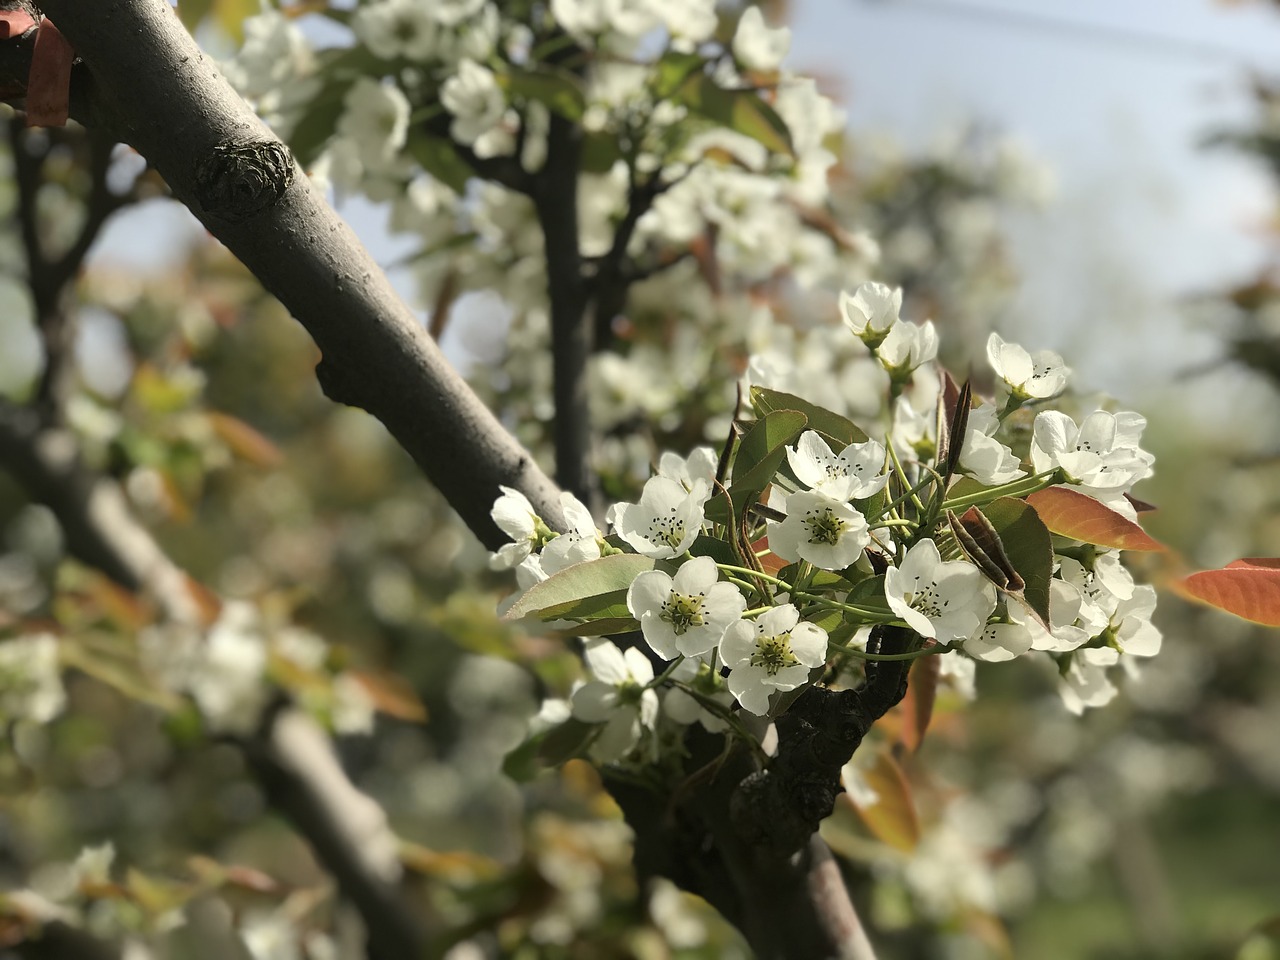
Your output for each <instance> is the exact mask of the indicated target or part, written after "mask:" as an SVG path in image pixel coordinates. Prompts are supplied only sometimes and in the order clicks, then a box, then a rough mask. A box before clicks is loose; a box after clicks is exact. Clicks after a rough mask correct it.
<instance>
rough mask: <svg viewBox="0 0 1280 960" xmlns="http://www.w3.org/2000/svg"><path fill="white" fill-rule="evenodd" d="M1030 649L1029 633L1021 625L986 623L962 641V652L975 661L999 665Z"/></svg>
mask: <svg viewBox="0 0 1280 960" xmlns="http://www.w3.org/2000/svg"><path fill="white" fill-rule="evenodd" d="M1030 649H1031V633H1030V631H1028V630H1027V628H1026V627H1025V626H1024V625H1023V624H1021V623H988V624H987V625H986V626H984V627H983V628H982V630H981V631H980V632H979V633H975V634H974V635H973V636H971V637H969V638H968V639H967V640H965V641H964V652H965V653H967V654H968V655H969V656H971V657H973V658H974V659H975V660H985V661H987V662H988V663H999V662H1001V661H1004V660H1012V659H1014V658H1015V657H1020V656H1022V655H1023V654H1024V653H1026V652H1027V651H1028V650H1030Z"/></svg>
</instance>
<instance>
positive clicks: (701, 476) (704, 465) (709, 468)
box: [658, 447, 720, 490]
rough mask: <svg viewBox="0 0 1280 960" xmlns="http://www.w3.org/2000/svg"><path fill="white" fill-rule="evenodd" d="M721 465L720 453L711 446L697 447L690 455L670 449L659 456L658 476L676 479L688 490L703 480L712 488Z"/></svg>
mask: <svg viewBox="0 0 1280 960" xmlns="http://www.w3.org/2000/svg"><path fill="white" fill-rule="evenodd" d="M719 465H720V455H719V454H717V453H716V452H715V451H714V450H712V449H711V448H710V447H695V448H694V449H693V450H692V451H690V453H689V456H688V457H681V456H680V455H679V454H676V453H671V452H670V451H668V452H666V453H664V454H662V456H660V457H659V458H658V476H660V477H666V478H667V479H668V480H674V481H676V482H677V483H679V484H680V485H681V486H682V487H684V488H685V489H686V490H692V489H693V485H694V483H695V482H697V481H699V480H701V481H703V482H704V483H706V484H707V487H708V488H710V486H711V483H712V481H713V480H715V478H716V469H717V468H718V467H719Z"/></svg>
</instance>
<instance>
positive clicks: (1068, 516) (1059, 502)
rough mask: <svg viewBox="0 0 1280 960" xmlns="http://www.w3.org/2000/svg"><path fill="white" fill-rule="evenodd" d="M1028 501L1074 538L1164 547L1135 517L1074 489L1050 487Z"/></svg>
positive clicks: (1103, 543)
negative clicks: (1136, 521) (1124, 514)
mask: <svg viewBox="0 0 1280 960" xmlns="http://www.w3.org/2000/svg"><path fill="white" fill-rule="evenodd" d="M1027 503H1029V504H1031V506H1033V507H1034V508H1035V511H1036V513H1038V514H1039V515H1040V519H1041V520H1042V521H1043V522H1044V525H1045V526H1046V527H1048V528H1049V529H1050V530H1051V531H1053V532H1054V533H1057V534H1060V535H1061V536H1064V537H1070V538H1071V539H1072V540H1080V541H1082V542H1084V543H1093V544H1097V545H1098V546H1100V547H1114V548H1116V549H1118V550H1145V551H1156V550H1164V549H1165V547H1164V544H1162V543H1160V542H1159V541H1158V540H1155V539H1153V538H1152V537H1151V536H1149V535H1148V534H1147V532H1146V531H1145V530H1143V529H1142V528H1141V527H1140V526H1138V525H1137V524H1136V523H1134V522H1133V521H1132V520H1130V519H1128V518H1127V517H1122V516H1120V514H1118V513H1116V512H1115V511H1114V510H1111V509H1110V508H1108V507H1105V506H1103V505H1102V504H1101V503H1099V502H1098V501H1097V500H1095V499H1093V497H1087V496H1085V495H1084V494H1083V493H1077V492H1076V491H1075V490H1070V489H1067V488H1066V487H1050V488H1049V489H1048V490H1041V491H1040V492H1038V493H1033V494H1031V495H1030V496H1029V497H1027Z"/></svg>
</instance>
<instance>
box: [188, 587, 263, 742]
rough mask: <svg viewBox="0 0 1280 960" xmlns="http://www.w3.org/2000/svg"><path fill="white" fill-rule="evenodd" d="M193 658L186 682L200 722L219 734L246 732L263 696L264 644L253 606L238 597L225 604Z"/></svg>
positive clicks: (254, 724)
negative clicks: (198, 711)
mask: <svg viewBox="0 0 1280 960" xmlns="http://www.w3.org/2000/svg"><path fill="white" fill-rule="evenodd" d="M196 657H197V661H196V665H195V668H194V669H193V670H192V671H191V674H190V677H189V679H188V684H189V689H190V692H191V696H192V697H193V698H194V699H195V701H196V706H198V707H199V708H200V713H201V715H202V716H203V717H204V719H205V723H206V724H208V726H209V728H210V729H211V730H213V731H216V732H219V733H235V734H242V735H243V734H248V733H250V732H252V731H253V730H254V728H255V727H257V725H258V719H259V716H260V714H261V712H262V709H263V707H265V706H266V702H267V697H268V693H267V688H266V685H265V684H264V682H263V674H264V673H265V671H266V668H267V647H266V643H265V642H264V637H263V628H262V624H261V622H260V621H259V618H258V612H257V610H256V609H254V607H253V606H252V605H251V604H248V603H245V602H243V601H238V600H236V601H231V602H229V603H227V604H225V605H224V606H223V608H222V613H221V614H220V615H219V617H218V619H217V621H216V622H215V623H214V625H213V626H212V627H211V628H210V629H209V633H208V634H207V635H206V636H205V638H204V642H203V643H202V644H201V645H200V647H199V648H198V651H197V653H196Z"/></svg>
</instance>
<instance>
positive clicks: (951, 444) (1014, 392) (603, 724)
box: [493, 283, 1161, 761]
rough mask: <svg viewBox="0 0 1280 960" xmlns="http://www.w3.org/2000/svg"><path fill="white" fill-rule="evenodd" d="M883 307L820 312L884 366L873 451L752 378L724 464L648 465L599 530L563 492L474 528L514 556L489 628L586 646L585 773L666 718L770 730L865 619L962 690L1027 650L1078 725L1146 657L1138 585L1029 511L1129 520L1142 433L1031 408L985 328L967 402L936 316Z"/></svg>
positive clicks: (1036, 391) (1102, 549)
mask: <svg viewBox="0 0 1280 960" xmlns="http://www.w3.org/2000/svg"><path fill="white" fill-rule="evenodd" d="M901 303H902V295H901V291H900V290H896V289H891V288H889V287H887V286H884V285H882V284H877V283H866V284H862V285H860V286H858V287H857V288H856V289H855V290H854V291H852V292H851V293H845V294H843V295H842V296H841V298H840V313H841V315H842V319H843V325H844V327H845V330H844V336H852V337H853V338H856V339H857V340H860V341H861V342H862V344H863V345H864V346H865V348H866V349H867V350H868V351H869V356H871V357H873V358H875V361H876V362H877V364H878V365H879V367H880V368H881V369H882V371H883V372H884V374H885V377H884V380H883V381H881V382H882V383H883V384H884V386H885V387H886V389H887V392H888V393H889V398H890V401H891V402H889V403H887V404H886V408H887V409H890V410H892V415H891V418H890V419H889V420H888V421H887V422H882V423H881V424H880V430H881V435H880V436H879V438H873V437H871V436H869V435H868V432H864V431H863V430H862V429H861V428H860V427H859V426H858V425H856V424H855V423H854V422H852V421H850V420H848V419H846V418H844V417H843V416H840V415H839V414H837V413H835V412H833V411H830V410H826V409H824V408H821V407H818V406H815V405H813V404H811V403H809V402H808V401H807V400H805V399H804V398H802V397H798V396H795V395H792V394H789V393H783V392H780V391H777V390H774V389H771V388H769V387H765V386H761V385H760V383H759V380H760V379H763V377H761V375H760V368H759V367H758V366H753V370H752V372H751V373H749V374H748V381H749V386H750V391H751V392H750V396H751V401H752V406H753V409H754V411H755V414H756V419H755V420H754V422H751V421H740V422H739V423H738V424H737V425H736V426H735V430H734V432H733V435H732V436H731V437H730V438H729V440H728V442H727V449H726V450H725V451H724V454H723V455H719V454H717V453H716V452H715V451H713V450H712V449H711V448H709V447H703V448H699V449H696V450H694V451H693V452H692V453H691V454H690V455H689V457H688V458H681V457H679V456H676V455H675V454H671V453H667V454H664V455H663V456H662V457H661V458H660V459H659V461H658V464H657V470H656V475H655V476H653V477H652V478H650V479H649V480H648V481H647V483H646V484H645V485H644V488H643V491H642V492H641V494H640V497H639V498H638V500H637V502H634V503H618V504H615V505H614V506H613V507H611V508H610V509H609V511H608V513H607V521H606V523H605V528H606V530H607V531H608V532H606V530H601V529H598V528H597V525H596V523H595V520H594V519H593V518H592V516H591V513H590V511H589V510H588V509H587V508H586V507H585V506H584V505H583V504H581V503H580V502H578V501H577V500H576V499H575V498H574V497H573V496H572V495H570V494H567V493H566V494H562V495H561V507H562V510H563V513H564V515H565V518H566V524H567V528H566V530H565V531H564V532H562V533H558V534H557V533H555V532H553V531H552V530H551V529H550V528H549V526H548V525H547V524H546V523H545V522H544V521H543V520H542V518H540V517H539V516H538V515H537V512H536V511H535V510H534V508H533V506H532V505H531V504H530V502H529V501H528V500H527V499H526V498H525V497H524V496H523V495H522V494H521V493H519V492H518V491H516V490H514V489H509V488H503V490H502V496H501V497H500V498H499V499H498V501H497V502H496V504H495V506H494V510H493V518H494V520H495V522H496V523H497V524H498V525H499V527H500V528H501V529H502V530H503V531H504V532H505V533H506V534H508V535H509V537H510V538H511V540H512V542H511V543H510V544H508V545H507V546H505V547H503V548H501V549H500V550H499V551H498V552H497V553H496V554H495V555H494V557H493V565H494V567H495V568H498V569H507V568H512V567H514V568H515V570H516V573H517V578H518V580H519V583H520V586H521V588H522V592H521V593H520V594H519V595H518V596H517V597H514V598H512V599H511V601H509V602H508V604H507V607H508V611H509V615H510V616H512V617H530V616H532V617H535V618H537V619H541V620H543V621H546V622H549V623H550V624H552V625H553V626H559V627H565V628H569V629H571V630H572V632H573V633H575V634H577V635H581V636H586V637H588V638H589V639H587V640H586V641H585V651H584V656H585V660H586V665H587V668H588V671H589V673H590V679H588V680H586V681H585V682H583V683H581V684H580V685H579V686H578V687H577V688H576V689H575V690H574V691H573V693H572V695H571V697H570V701H569V705H568V710H569V713H570V714H571V715H572V717H573V719H574V720H576V721H578V722H580V723H583V724H587V725H590V726H591V727H592V728H593V730H594V733H593V734H592V739H591V741H590V746H589V749H590V752H591V754H592V755H593V756H594V757H596V759H598V760H601V761H616V760H620V759H623V758H626V757H632V758H640V759H643V758H652V757H654V756H656V755H657V753H658V752H660V750H661V744H662V743H663V742H664V738H666V737H668V736H669V735H670V728H671V727H673V726H674V727H677V728H678V726H679V725H680V724H686V723H689V722H692V721H694V720H701V721H702V722H703V724H704V725H705V726H707V727H708V728H709V729H713V730H725V729H733V730H735V731H741V729H742V727H741V721H742V716H743V714H751V715H755V716H760V717H774V716H777V715H779V714H780V713H782V712H784V711H785V709H786V707H787V705H788V704H789V703H790V701H791V700H792V699H794V696H795V693H794V692H795V691H799V690H801V689H802V688H804V687H805V686H807V685H809V684H811V683H814V682H818V681H819V680H820V679H822V678H823V677H825V678H826V681H827V682H833V683H836V684H840V683H848V682H856V681H857V677H856V674H855V673H852V672H851V665H852V664H855V663H857V662H860V661H865V660H872V659H874V658H875V657H876V656H877V654H876V653H875V652H874V649H869V648H868V647H867V638H868V636H869V635H871V634H872V633H873V631H874V630H875V628H877V627H886V626H894V627H899V628H907V629H908V630H909V631H910V635H911V636H912V637H913V638H914V639H913V640H912V642H911V645H910V648H909V650H908V653H907V655H908V656H911V657H923V656H941V657H943V660H944V662H945V664H946V669H945V670H944V671H943V673H944V675H946V674H951V675H952V676H953V677H955V682H954V685H955V686H957V687H958V688H961V689H963V688H965V687H969V688H970V690H971V679H970V678H971V675H972V664H973V662H975V661H986V662H997V661H1008V660H1013V659H1015V658H1018V657H1023V656H1038V657H1041V658H1043V659H1047V660H1048V661H1049V662H1051V663H1052V664H1053V666H1054V668H1055V671H1056V673H1057V675H1058V686H1059V690H1060V693H1061V696H1062V699H1063V702H1064V704H1065V705H1066V707H1067V708H1068V709H1069V710H1071V711H1073V712H1077V713H1079V712H1081V711H1082V710H1084V709H1085V708H1086V707H1096V706H1100V705H1102V704H1104V703H1106V702H1108V701H1109V700H1110V699H1111V698H1112V697H1113V696H1115V694H1116V692H1117V688H1116V686H1115V684H1114V682H1113V679H1112V671H1111V669H1110V668H1112V667H1114V666H1116V665H1117V664H1120V665H1123V667H1124V668H1125V669H1126V670H1129V671H1130V672H1132V670H1133V658H1137V657H1148V656H1152V655H1154V654H1155V653H1157V652H1158V651H1159V648H1160V643H1161V636H1160V633H1159V631H1158V629H1157V628H1156V627H1155V626H1153V625H1152V623H1151V614H1152V611H1153V609H1154V607H1155V592H1154V590H1153V589H1152V588H1151V587H1150V586H1146V585H1137V584H1135V582H1134V579H1133V576H1132V575H1131V574H1130V573H1129V571H1128V570H1127V569H1126V567H1125V566H1124V565H1123V564H1122V562H1121V560H1120V555H1119V551H1118V550H1116V549H1111V548H1109V547H1108V543H1107V541H1106V540H1105V538H1103V539H1102V540H1101V542H1097V543H1094V542H1088V541H1086V540H1081V539H1078V537H1080V536H1082V535H1086V534H1081V533H1080V531H1079V530H1077V529H1076V528H1075V527H1073V526H1071V525H1070V524H1067V525H1065V526H1064V525H1063V523H1062V521H1061V518H1060V517H1059V516H1057V515H1056V514H1054V513H1052V512H1048V513H1045V516H1046V517H1047V518H1048V520H1045V519H1042V518H1041V512H1040V511H1039V510H1038V508H1037V504H1042V505H1043V504H1044V503H1045V502H1046V501H1045V500H1043V499H1042V498H1044V497H1046V496H1053V495H1054V493H1055V491H1057V490H1065V491H1069V493H1068V494H1064V496H1067V497H1070V498H1074V499H1069V500H1068V501H1067V503H1068V504H1069V505H1070V509H1074V510H1077V511H1079V510H1084V511H1086V513H1087V512H1089V511H1093V512H1095V513H1096V514H1097V515H1100V516H1110V517H1112V518H1113V521H1114V523H1117V524H1121V525H1126V524H1127V525H1129V526H1130V527H1132V528H1133V529H1138V528H1137V525H1136V523H1134V522H1133V518H1134V517H1135V516H1136V507H1135V503H1136V501H1133V500H1132V499H1131V498H1130V497H1129V496H1128V494H1129V491H1130V490H1131V488H1132V487H1133V485H1134V484H1135V483H1137V482H1138V481H1140V480H1142V479H1144V478H1145V477H1147V476H1150V474H1151V472H1152V469H1151V465H1152V460H1153V458H1152V456H1151V454H1149V453H1148V452H1146V451H1144V450H1143V449H1142V448H1141V446H1140V442H1141V434H1142V429H1143V426H1144V425H1145V421H1144V420H1143V418H1142V417H1141V416H1139V415H1138V414H1135V413H1130V412H1120V413H1112V412H1109V411H1106V410H1095V411H1092V412H1090V413H1088V414H1087V415H1085V416H1083V417H1082V418H1080V419H1078V420H1077V419H1075V418H1073V417H1072V416H1071V415H1070V414H1069V413H1068V412H1066V411H1064V410H1063V409H1050V408H1048V406H1049V404H1051V403H1056V405H1057V406H1059V407H1062V406H1068V405H1069V403H1070V401H1069V398H1067V397H1066V396H1065V395H1064V391H1065V390H1066V387H1067V384H1068V381H1069V377H1070V370H1069V369H1068V368H1067V367H1066V366H1065V365H1064V364H1063V361H1062V358H1061V357H1060V356H1058V355H1057V354H1055V353H1053V352H1051V351H1040V352H1037V353H1034V354H1032V353H1030V352H1028V351H1027V350H1025V349H1024V348H1022V347H1021V346H1019V345H1017V344H1015V343H1009V342H1006V341H1005V340H1003V339H1002V338H1001V337H1000V336H999V335H998V334H994V333H993V334H991V336H990V338H989V340H988V343H987V359H988V362H989V365H990V368H991V373H992V376H993V379H994V382H995V395H994V396H993V397H991V398H990V399H980V398H977V397H976V396H975V395H974V394H973V393H972V390H971V388H970V385H969V384H966V385H964V387H963V388H960V387H958V386H957V385H956V384H955V382H954V381H953V380H951V378H950V377H949V376H948V375H947V374H946V373H945V372H944V371H941V370H939V369H937V367H936V364H935V357H936V354H937V347H938V340H937V335H936V332H935V330H934V328H933V325H932V324H931V323H927V322H926V323H923V324H916V323H912V322H910V321H908V320H904V319H902V318H901V316H900V311H901ZM926 402H927V404H928V405H930V406H932V408H933V410H932V415H931V416H925V415H924V414H923V413H922V412H921V411H920V408H921V407H922V406H925V404H926ZM870 429H873V428H871V427H869V430H870ZM1053 502H1054V503H1058V502H1059V500H1057V499H1055V500H1054V501H1053ZM1089 504H1092V505H1093V506H1089ZM1095 539H1098V538H1095ZM596 626H598V627H600V628H601V629H599V630H598V631H595V630H593V627H596ZM594 633H599V636H594V635H593V634H594ZM611 637H617V638H619V639H618V640H616V641H615V640H613V639H609V638H611ZM966 665H967V666H966ZM788 695H790V696H788Z"/></svg>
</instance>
